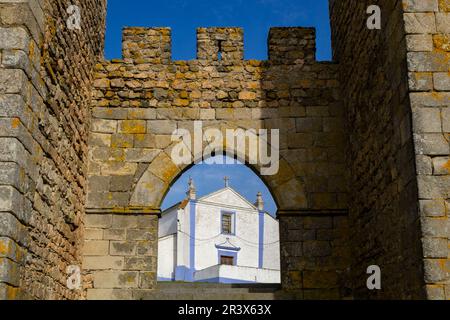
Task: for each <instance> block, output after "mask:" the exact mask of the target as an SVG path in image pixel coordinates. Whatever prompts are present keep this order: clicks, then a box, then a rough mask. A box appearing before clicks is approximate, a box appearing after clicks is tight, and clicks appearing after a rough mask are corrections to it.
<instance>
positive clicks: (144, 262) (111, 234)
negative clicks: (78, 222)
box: [83, 214, 158, 300]
mask: <svg viewBox="0 0 450 320" xmlns="http://www.w3.org/2000/svg"><path fill="white" fill-rule="evenodd" d="M85 239H86V242H85V245H84V250H83V255H84V259H83V269H84V271H85V278H84V280H85V288H87V289H88V290H87V299H90V300H98V299H100V300H104V299H106V300H109V299H135V300H139V299H143V298H144V297H145V294H146V293H147V292H148V289H152V288H154V286H155V283H156V274H155V272H156V266H157V249H158V216H156V215H142V214H140V215H135V214H127V215H120V214H88V215H87V216H86V230H85Z"/></svg>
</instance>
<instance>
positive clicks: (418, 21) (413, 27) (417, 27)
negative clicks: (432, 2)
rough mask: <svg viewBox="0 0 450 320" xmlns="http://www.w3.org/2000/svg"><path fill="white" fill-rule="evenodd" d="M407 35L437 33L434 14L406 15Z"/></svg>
mask: <svg viewBox="0 0 450 320" xmlns="http://www.w3.org/2000/svg"><path fill="white" fill-rule="evenodd" d="M403 17H404V21H405V30H406V33H418V34H426V33H436V21H435V18H434V13H405V14H404V15H403Z"/></svg>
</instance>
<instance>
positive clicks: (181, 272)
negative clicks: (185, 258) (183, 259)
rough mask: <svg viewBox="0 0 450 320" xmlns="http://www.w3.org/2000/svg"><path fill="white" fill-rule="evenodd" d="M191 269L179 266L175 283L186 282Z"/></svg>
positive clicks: (176, 270)
mask: <svg viewBox="0 0 450 320" xmlns="http://www.w3.org/2000/svg"><path fill="white" fill-rule="evenodd" d="M189 272H190V271H189V268H188V267H186V266H177V267H176V268H175V281H186V279H187V278H188V274H189Z"/></svg>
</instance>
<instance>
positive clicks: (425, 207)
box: [419, 200, 446, 217]
mask: <svg viewBox="0 0 450 320" xmlns="http://www.w3.org/2000/svg"><path fill="white" fill-rule="evenodd" d="M419 204H420V212H421V214H422V215H425V216H428V217H443V216H445V211H446V210H445V201H444V200H419Z"/></svg>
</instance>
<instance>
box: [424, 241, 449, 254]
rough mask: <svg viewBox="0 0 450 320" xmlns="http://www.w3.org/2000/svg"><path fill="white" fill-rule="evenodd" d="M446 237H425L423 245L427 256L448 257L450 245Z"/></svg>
mask: <svg viewBox="0 0 450 320" xmlns="http://www.w3.org/2000/svg"><path fill="white" fill-rule="evenodd" d="M447 241H448V240H447V239H446V238H423V239H422V247H423V254H424V257H425V258H447V256H448V245H447Z"/></svg>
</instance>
